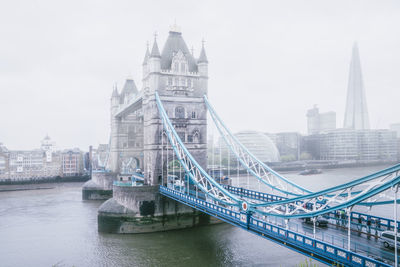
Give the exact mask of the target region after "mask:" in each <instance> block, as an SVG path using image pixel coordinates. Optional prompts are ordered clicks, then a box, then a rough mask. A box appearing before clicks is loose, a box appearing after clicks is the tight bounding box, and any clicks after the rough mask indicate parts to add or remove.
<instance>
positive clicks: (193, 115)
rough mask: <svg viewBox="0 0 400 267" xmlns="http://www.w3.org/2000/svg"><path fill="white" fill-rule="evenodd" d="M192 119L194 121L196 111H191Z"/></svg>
mask: <svg viewBox="0 0 400 267" xmlns="http://www.w3.org/2000/svg"><path fill="white" fill-rule="evenodd" d="M192 119H196V111H192Z"/></svg>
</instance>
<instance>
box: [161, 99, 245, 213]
mask: <svg viewBox="0 0 400 267" xmlns="http://www.w3.org/2000/svg"><path fill="white" fill-rule="evenodd" d="M155 98H156V103H157V107H158V110H159V114H160V117H161V121H162V125H163V127H164V132H165V134H166V135H167V137H168V141H169V143H170V144H171V146H172V148H173V150H174V153H175V155H176V157H177V159H178V160H179V162H180V164H181V165H182V166H183V168H184V170H185V173H186V175H187V176H188V177H189V178H190V180H191V181H192V182H193V183H194V184H195V185H196V186H197V187H198V188H199V189H200V190H201V191H202V192H204V193H205V194H206V195H207V196H209V197H211V198H212V199H213V200H215V201H217V202H219V203H221V204H224V205H228V206H235V207H239V206H240V205H241V203H242V200H240V199H239V198H237V197H236V196H234V195H233V194H231V193H230V192H229V191H227V190H226V189H225V188H223V187H222V186H221V185H220V184H218V183H217V182H216V181H215V180H214V179H213V178H212V177H210V176H209V175H208V173H207V172H206V171H204V169H203V168H202V167H201V166H200V165H199V164H198V163H197V161H196V160H195V159H194V158H193V156H192V155H191V154H190V153H189V151H188V150H187V149H186V147H185V145H184V144H183V142H182V140H181V139H180V137H179V135H178V134H177V133H176V131H175V129H174V127H173V125H172V123H171V121H170V119H169V118H168V115H167V113H166V112H165V109H164V107H163V105H162V102H161V100H160V97H159V95H158V93H157V92H155ZM162 149H163V148H162Z"/></svg>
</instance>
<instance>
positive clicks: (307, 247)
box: [160, 186, 390, 267]
mask: <svg viewBox="0 0 400 267" xmlns="http://www.w3.org/2000/svg"><path fill="white" fill-rule="evenodd" d="M160 193H161V194H162V195H164V196H167V197H169V198H171V199H174V200H176V201H179V202H181V203H183V204H185V205H188V206H190V207H193V208H195V209H197V210H199V211H202V212H205V213H207V214H210V215H212V216H214V217H216V218H219V219H221V220H223V221H225V222H228V223H230V224H232V225H234V226H238V227H241V228H243V229H245V230H247V231H249V232H252V233H254V234H257V235H260V236H262V237H264V238H266V239H269V240H271V241H273V242H276V243H278V244H281V245H284V246H286V247H288V248H291V249H293V250H295V251H297V252H300V253H302V254H304V255H307V256H309V257H312V258H314V259H316V260H318V261H321V262H324V263H326V264H329V265H332V264H344V265H345V266H375V267H381V266H382V267H383V266H385V267H387V266H390V265H388V264H385V263H382V262H379V261H377V260H374V259H371V258H369V257H367V256H365V255H361V254H358V253H355V252H351V251H348V250H346V249H343V248H340V247H337V246H334V245H331V244H328V243H326V242H323V241H320V240H316V239H313V238H311V237H308V236H305V235H301V234H298V233H296V232H293V231H290V230H287V229H284V228H282V227H280V226H277V225H274V224H271V223H268V222H265V221H262V220H260V219H258V218H256V217H254V215H253V214H252V213H251V212H247V213H244V212H239V211H235V210H232V209H230V208H225V207H221V206H219V205H215V204H213V203H210V202H207V201H206V200H203V199H198V198H196V197H195V196H191V195H187V194H184V193H181V192H179V191H176V190H172V189H169V188H167V187H165V186H160Z"/></svg>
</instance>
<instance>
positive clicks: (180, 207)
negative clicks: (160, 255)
mask: <svg viewBox="0 0 400 267" xmlns="http://www.w3.org/2000/svg"><path fill="white" fill-rule="evenodd" d="M97 218H98V230H99V232H105V233H119V234H133V233H149V232H159V231H168V230H174V229H182V228H187V227H194V226H197V225H207V224H213V223H220V222H221V221H220V220H218V219H215V218H214V217H212V216H209V215H208V214H205V213H202V212H199V211H197V210H195V209H193V208H190V207H188V206H186V205H184V204H181V203H179V202H176V201H175V200H171V199H169V198H167V197H164V196H162V195H161V194H159V193H158V186H138V187H124V186H114V192H113V198H112V199H109V200H107V201H106V202H105V203H103V205H101V206H100V208H99V211H98V217H97Z"/></svg>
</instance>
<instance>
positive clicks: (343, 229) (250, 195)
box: [225, 186, 400, 264]
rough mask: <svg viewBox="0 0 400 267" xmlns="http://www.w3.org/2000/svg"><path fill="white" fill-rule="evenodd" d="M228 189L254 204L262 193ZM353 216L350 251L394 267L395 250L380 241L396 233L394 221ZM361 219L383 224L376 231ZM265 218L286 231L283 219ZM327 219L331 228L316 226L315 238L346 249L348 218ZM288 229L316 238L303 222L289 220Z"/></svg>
mask: <svg viewBox="0 0 400 267" xmlns="http://www.w3.org/2000/svg"><path fill="white" fill-rule="evenodd" d="M225 188H226V189H228V191H229V192H231V193H233V194H235V195H238V196H241V197H242V198H243V199H246V200H247V201H251V200H253V201H254V200H257V199H260V197H261V194H258V197H254V196H255V195H256V194H257V193H260V192H258V191H256V190H247V189H245V188H238V187H234V186H225ZM253 188H254V186H253ZM238 192H240V193H238ZM262 194H263V196H262V197H263V198H264V200H268V201H276V200H279V199H284V197H280V196H277V195H272V194H267V193H262ZM351 216H352V220H351V238H350V239H351V250H352V251H353V252H357V253H360V254H363V255H366V256H368V257H371V258H374V259H377V260H379V261H382V262H386V263H388V264H393V263H394V257H395V255H394V250H393V249H386V248H384V247H383V244H382V242H381V241H380V238H379V233H380V232H381V231H384V230H389V229H391V230H393V228H390V227H391V226H392V225H394V223H393V220H391V219H388V218H381V217H377V216H370V215H368V214H364V213H358V212H352V215H351ZM359 216H360V217H363V218H367V216H368V217H372V218H379V219H380V222H382V223H383V224H380V225H379V226H378V228H377V227H376V226H375V225H374V224H370V225H367V220H365V219H363V220H361V223H359V221H358V220H357V218H358V217H359ZM263 219H264V220H266V221H267V222H270V223H273V224H275V225H278V226H280V227H282V228H286V224H285V221H284V219H282V218H277V217H273V216H271V217H269V218H268V217H267V218H265V217H264V218H263ZM324 219H325V220H327V221H328V222H329V223H328V227H316V230H317V231H316V236H315V238H316V239H317V240H321V241H324V242H327V243H329V244H332V245H335V246H337V247H340V248H343V249H346V250H347V230H348V228H347V224H348V220H347V218H346V219H340V218H337V217H336V216H335V215H334V214H331V213H330V214H327V215H326V216H324ZM288 229H289V230H293V231H295V232H296V233H302V234H304V235H305V236H309V237H313V226H312V225H309V224H307V223H305V222H304V221H303V220H302V219H292V220H290V221H289V222H288ZM399 259H400V258H399Z"/></svg>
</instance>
